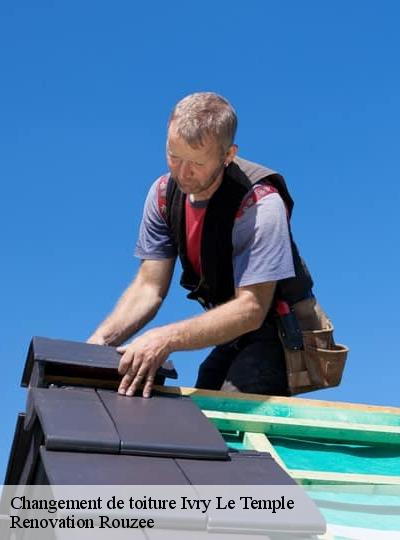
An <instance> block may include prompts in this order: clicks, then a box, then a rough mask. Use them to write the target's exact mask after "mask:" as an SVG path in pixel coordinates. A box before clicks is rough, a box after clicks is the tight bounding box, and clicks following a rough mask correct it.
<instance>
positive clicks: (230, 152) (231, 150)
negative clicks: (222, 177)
mask: <svg viewBox="0 0 400 540" xmlns="http://www.w3.org/2000/svg"><path fill="white" fill-rule="evenodd" d="M237 151H238V145H237V144H231V146H230V147H229V150H228V152H227V153H226V157H225V167H227V166H228V165H229V164H230V163H231V162H232V161H233V160H234V159H235V156H236V154H237Z"/></svg>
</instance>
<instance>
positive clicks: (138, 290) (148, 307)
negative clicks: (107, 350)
mask: <svg viewBox="0 0 400 540" xmlns="http://www.w3.org/2000/svg"><path fill="white" fill-rule="evenodd" d="M161 303H162V298H160V296H158V295H157V294H155V292H154V290H153V289H152V288H151V287H146V286H144V287H143V286H141V285H140V284H139V283H138V282H134V283H133V284H132V285H131V286H130V287H129V288H128V289H127V290H126V291H125V293H124V294H123V295H122V297H121V298H120V300H119V301H118V303H117V305H116V306H115V308H114V310H113V312H112V313H111V314H110V315H109V316H108V317H107V318H106V319H105V320H104V321H103V322H102V323H101V324H100V326H99V327H98V328H97V330H96V331H95V332H94V333H93V335H92V336H91V337H90V338H89V340H88V341H89V342H91V343H101V344H103V345H120V344H121V343H123V342H124V341H125V340H127V339H128V338H129V337H131V336H132V335H133V334H135V333H136V332H138V331H139V330H140V329H141V328H142V327H143V326H145V324H147V323H148V322H149V321H150V320H151V319H153V317H154V316H155V315H156V313H157V311H158V309H159V308H160V305H161Z"/></svg>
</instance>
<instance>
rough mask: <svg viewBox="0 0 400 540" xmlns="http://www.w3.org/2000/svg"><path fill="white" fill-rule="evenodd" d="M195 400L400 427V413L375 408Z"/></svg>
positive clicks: (211, 406) (233, 408)
mask: <svg viewBox="0 0 400 540" xmlns="http://www.w3.org/2000/svg"><path fill="white" fill-rule="evenodd" d="M191 399H192V400H193V401H194V402H195V403H196V404H197V405H198V406H199V407H200V408H201V409H204V410H211V411H223V412H230V413H242V414H246V413H247V414H259V415H265V416H275V417H278V418H293V419H302V420H321V421H326V422H346V423H353V424H371V425H378V426H400V413H399V414H395V413H384V412H375V411H372V410H371V409H368V410H367V409H366V410H365V411H363V410H357V409H351V408H343V407H342V408H341V407H340V405H339V404H338V406H337V407H321V406H318V405H317V402H316V405H312V406H311V405H301V404H287V405H286V404H282V403H269V402H268V398H266V400H265V401H250V400H249V401H247V400H244V399H229V398H226V397H211V396H196V395H192V396H191Z"/></svg>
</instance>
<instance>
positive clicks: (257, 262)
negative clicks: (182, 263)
mask: <svg viewBox="0 0 400 540" xmlns="http://www.w3.org/2000/svg"><path fill="white" fill-rule="evenodd" d="M158 182H159V179H158V180H156V181H155V182H154V183H153V185H152V186H151V188H150V191H149V193H148V195H147V198H146V202H145V206H144V212H143V218H142V222H141V225H140V230H139V237H138V240H137V244H136V249H135V256H136V257H139V258H140V259H166V258H172V257H176V255H177V248H176V246H175V244H174V242H173V240H172V238H171V235H170V231H169V228H168V225H167V223H166V221H165V219H164V218H163V216H162V214H161V212H160V210H159V208H158V197H157V184H158ZM257 190H258V191H260V190H259V188H258V187H256V186H253V188H252V189H251V190H250V191H249V193H248V194H247V195H246V197H245V201H247V204H245V205H244V207H243V206H242V211H241V212H239V213H238V215H237V217H236V219H235V223H234V226H233V229H232V245H233V261H232V263H233V270H234V283H235V287H242V286H245V285H255V284H256V283H263V282H266V281H278V280H280V279H286V278H290V277H294V276H295V272H294V267H293V257H292V250H291V246H290V237H289V228H288V222H287V215H286V208H285V205H284V203H283V201H282V198H281V197H280V195H279V194H278V193H269V194H268V195H265V194H263V193H261V194H260V193H258V194H257V196H255V197H252V192H253V193H254V192H255V191H257ZM202 203H203V204H204V202H203V201H202ZM190 204H193V203H190Z"/></svg>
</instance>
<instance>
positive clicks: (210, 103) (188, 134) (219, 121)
mask: <svg viewBox="0 0 400 540" xmlns="http://www.w3.org/2000/svg"><path fill="white" fill-rule="evenodd" d="M171 122H173V123H174V127H175V128H176V130H177V133H178V135H179V136H180V137H182V139H184V141H185V142H187V143H188V144H189V145H190V146H192V147H193V148H198V147H200V146H203V145H204V143H205V140H206V139H207V138H208V137H212V138H214V139H215V140H216V141H217V143H218V144H219V146H220V148H221V152H222V153H225V152H226V151H227V150H228V148H229V147H230V146H231V144H233V141H234V138H235V133H236V128H237V117H236V112H235V110H234V108H233V107H232V105H231V104H230V103H229V101H227V100H226V99H225V98H223V97H222V96H219V95H218V94H215V93H214V92H196V93H195V94H190V95H189V96H186V97H184V98H183V99H182V100H181V101H179V102H178V103H177V104H176V105H175V108H174V110H173V111H172V113H171V116H170V118H169V121H168V127H169V126H170V124H171Z"/></svg>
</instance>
